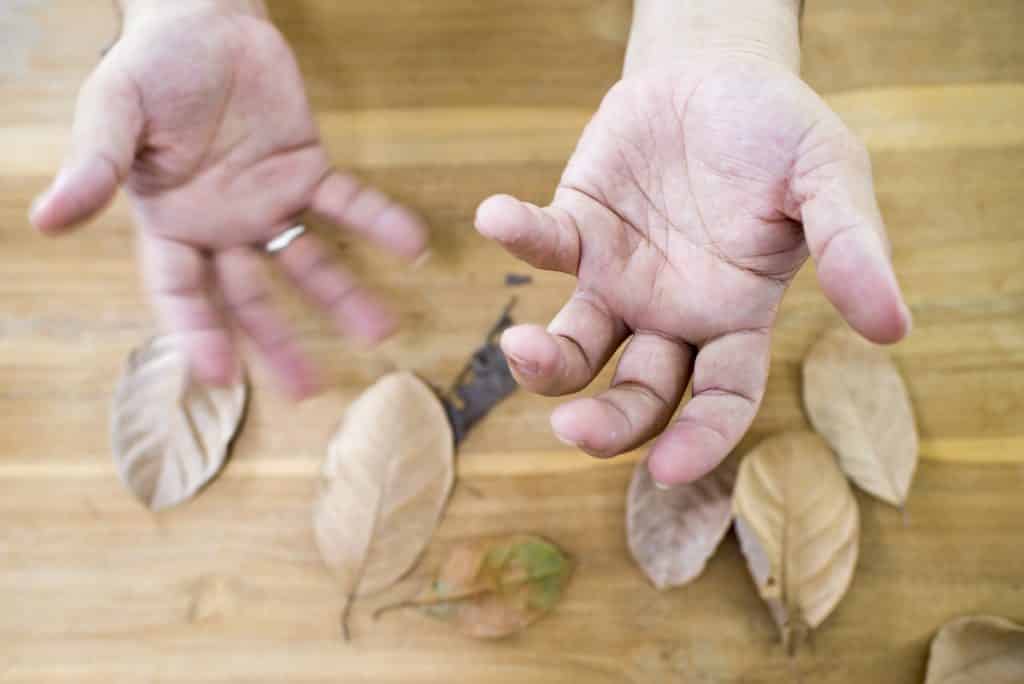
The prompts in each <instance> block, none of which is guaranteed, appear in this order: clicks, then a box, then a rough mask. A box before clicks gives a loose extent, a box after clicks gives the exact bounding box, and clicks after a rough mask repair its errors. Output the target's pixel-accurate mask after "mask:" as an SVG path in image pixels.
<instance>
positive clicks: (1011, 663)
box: [925, 616, 1024, 684]
mask: <svg viewBox="0 0 1024 684" xmlns="http://www.w3.org/2000/svg"><path fill="white" fill-rule="evenodd" d="M976 682H984V683H985V684H1022V683H1024V627H1022V626H1020V625H1017V624H1014V623H1013V622H1010V621H1009V620H1006V619H1005V618H1000V617H990V616H977V617H964V618H959V619H956V620H953V621H952V622H950V623H948V624H946V625H945V626H944V627H943V628H942V629H940V630H939V633H938V634H936V635H935V639H933V640H932V647H931V653H930V655H929V657H928V674H927V676H926V678H925V684H975V683H976Z"/></svg>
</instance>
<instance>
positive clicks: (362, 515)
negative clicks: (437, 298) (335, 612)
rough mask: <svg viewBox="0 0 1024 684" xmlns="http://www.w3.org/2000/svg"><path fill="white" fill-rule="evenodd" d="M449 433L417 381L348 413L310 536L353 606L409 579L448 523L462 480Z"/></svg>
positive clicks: (393, 379) (411, 378)
mask: <svg viewBox="0 0 1024 684" xmlns="http://www.w3.org/2000/svg"><path fill="white" fill-rule="evenodd" d="M453 457H454V444H453V440H452V430H451V426H450V425H449V424H448V418H447V417H446V415H445V411H444V408H443V407H442V405H441V402H440V400H439V399H438V398H437V396H436V395H435V394H434V392H433V390H431V389H430V387H428V386H427V385H426V383H424V382H423V381H422V380H420V379H419V378H417V377H416V376H415V375H413V374H412V373H404V372H403V373H392V374H391V375H387V376H385V377H384V378H382V379H381V380H379V381H378V382H377V383H376V384H375V385H373V387H371V388H370V389H368V390H367V391H366V392H364V393H363V394H362V395H361V396H360V397H359V398H358V399H356V401H355V402H353V403H352V405H351V406H349V408H348V410H347V411H346V412H345V418H344V421H343V423H342V425H341V428H340V429H339V430H338V432H337V434H335V436H334V438H333V439H332V440H331V443H330V445H329V446H328V450H327V458H326V460H325V462H324V465H323V478H322V482H321V486H320V493H319V496H318V497H317V500H316V503H315V504H314V508H313V528H314V532H315V535H316V541H317V545H318V546H319V548H320V554H321V556H323V559H324V562H325V563H326V564H327V565H328V566H329V567H330V568H331V569H332V570H333V571H334V573H335V575H336V576H337V578H338V581H339V583H340V584H341V589H342V591H343V592H344V594H345V597H346V604H345V612H344V613H343V618H342V627H343V630H344V631H345V632H346V636H347V629H346V628H345V622H346V620H345V616H347V611H348V609H349V606H350V604H351V599H352V597H353V596H356V595H366V594H370V593H373V592H375V591H380V590H381V589H385V588H387V587H389V586H391V585H392V584H394V583H395V582H397V581H398V580H399V579H401V577H402V576H403V575H405V573H407V572H408V571H409V570H410V569H411V568H412V567H413V565H415V563H416V560H417V559H418V558H419V556H420V554H421V553H422V552H423V549H424V548H425V547H426V546H427V543H428V542H429V541H430V537H431V535H432V534H433V532H434V528H435V527H436V526H437V523H438V521H439V520H440V518H441V513H442V511H443V510H444V505H445V502H446V501H447V500H448V495H449V494H450V493H451V489H452V484H453V482H454V477H455V467H454V462H453Z"/></svg>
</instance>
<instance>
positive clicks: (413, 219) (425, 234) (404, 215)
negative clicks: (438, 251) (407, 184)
mask: <svg viewBox="0 0 1024 684" xmlns="http://www.w3.org/2000/svg"><path fill="white" fill-rule="evenodd" d="M378 221H379V230H380V233H381V235H382V236H384V237H383V239H384V240H386V242H387V247H388V248H390V249H391V250H392V251H393V252H394V253H395V254H397V255H398V256H400V257H402V258H403V259H406V260H407V261H410V262H413V263H416V262H418V260H419V259H421V258H422V257H423V256H424V255H425V254H427V253H428V249H427V248H428V246H429V242H430V238H429V235H430V229H429V227H428V226H427V222H426V220H424V219H423V217H421V216H420V215H419V214H417V213H416V212H414V211H412V210H411V209H409V208H407V207H404V206H402V205H400V204H395V205H392V206H391V208H390V209H388V210H387V211H386V212H385V213H384V215H382V216H381V217H380V218H379V219H378Z"/></svg>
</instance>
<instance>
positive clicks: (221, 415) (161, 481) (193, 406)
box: [111, 337, 248, 511]
mask: <svg viewBox="0 0 1024 684" xmlns="http://www.w3.org/2000/svg"><path fill="white" fill-rule="evenodd" d="M247 395H248V390H247V387H246V383H245V381H244V380H240V381H239V382H238V383H237V384H235V385H234V386H233V387H223V388H222V387H207V386H204V385H201V384H200V383H198V382H196V381H195V380H193V379H192V377H191V375H190V374H189V371H188V364H187V363H186V360H185V357H184V356H183V355H182V354H181V353H180V352H179V351H178V349H177V347H176V346H175V343H174V341H173V339H172V338H171V337H157V338H154V339H152V340H150V341H148V342H147V343H146V344H144V345H143V346H142V347H140V348H139V349H136V350H135V351H133V352H132V353H131V355H130V356H129V357H128V362H127V364H126V366H125V369H124V372H123V374H122V376H121V379H120V381H119V382H118V385H117V389H116V390H115V392H114V401H113V410H112V416H111V444H112V447H113V452H114V463H115V465H116V466H117V472H118V475H119V476H120V478H121V480H122V481H123V482H124V483H125V485H127V487H128V488H129V489H130V490H131V491H132V492H133V493H134V494H135V495H136V496H137V497H138V498H139V499H140V500H141V501H142V502H143V503H145V504H146V505H147V506H148V507H149V508H151V509H153V510H155V511H156V510H162V509H165V508H170V507H171V506H175V505H177V504H180V503H182V502H183V501H186V500H188V499H190V498H192V497H193V496H195V494H196V493H197V492H198V491H199V490H200V489H202V488H203V487H204V486H205V485H206V484H207V483H208V482H210V480H212V479H213V478H214V477H215V476H216V475H217V473H219V472H220V470H221V468H222V467H223V465H224V462H225V460H226V459H227V455H228V448H229V446H230V444H231V441H232V440H233V439H234V437H235V433H236V432H237V431H238V427H239V425H240V424H241V421H242V415H243V413H244V411H245V403H246V398H247Z"/></svg>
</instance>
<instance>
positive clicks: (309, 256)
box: [33, 3, 425, 396]
mask: <svg viewBox="0 0 1024 684" xmlns="http://www.w3.org/2000/svg"><path fill="white" fill-rule="evenodd" d="M122 183H123V184H124V185H125V187H126V189H127V191H128V193H129V195H130V197H131V199H132V205H133V208H134V212H135V217H136V222H137V224H138V227H139V245H140V257H141V261H142V267H143V272H144V274H145V277H146V282H147V285H148V288H149V290H150V294H151V297H152V300H153V304H154V306H155V308H156V310H157V313H158V314H159V316H160V318H161V320H162V321H163V323H164V325H165V326H166V327H167V328H168V329H169V330H170V331H171V332H173V333H176V334H177V335H178V338H179V340H180V342H181V345H182V346H183V348H184V351H185V352H186V353H187V354H188V356H189V358H190V360H191V363H192V367H193V369H194V370H195V372H196V373H197V374H198V375H199V376H200V377H201V378H202V379H204V380H207V381H211V382H225V381H228V380H230V378H231V377H232V376H233V375H234V373H235V369H236V367H237V354H236V350H235V345H234V343H233V335H232V330H233V329H234V328H239V329H241V330H242V331H243V332H244V333H245V334H246V335H247V336H248V337H249V338H251V339H252V340H253V341H254V343H255V345H256V346H257V348H258V349H259V351H260V352H261V354H262V355H263V356H264V358H265V359H266V360H267V361H268V362H269V364H270V366H271V367H272V369H273V370H274V371H275V372H276V375H277V376H278V378H279V379H280V381H281V383H282V384H283V385H284V386H285V387H286V388H287V389H289V390H290V391H291V392H292V393H293V394H295V395H299V396H302V395H305V394H308V393H310V392H311V391H312V390H313V389H314V382H315V375H314V374H313V371H312V369H311V368H310V367H309V366H308V364H307V363H306V361H305V358H304V357H303V355H302V353H301V351H300V349H299V347H298V344H297V342H296V339H295V336H294V333H293V331H292V330H291V328H290V326H289V325H288V324H287V322H286V321H285V320H284V318H283V317H282V316H281V314H280V313H279V312H277V311H276V310H275V309H274V308H273V307H272V306H271V304H270V301H269V292H270V282H269V274H268V273H267V272H266V264H265V259H264V254H263V252H262V249H261V247H262V245H264V244H266V243H267V242H268V241H269V240H271V239H272V238H273V237H274V236H276V235H278V234H280V233H281V232H282V231H284V230H286V229H288V228H289V227H291V226H293V225H295V223H296V221H297V217H298V216H299V215H300V214H301V213H302V212H304V211H305V210H307V209H310V210H312V211H314V212H316V213H318V214H320V215H322V216H324V217H326V218H327V219H329V220H331V221H333V222H335V223H338V224H343V225H345V226H347V227H348V228H350V229H352V230H354V231H356V232H358V233H361V234H363V235H365V236H366V237H368V238H370V239H373V240H375V241H377V242H378V243H380V244H381V245H383V246H385V247H387V248H389V249H391V250H392V251H395V252H396V253H398V254H400V255H403V256H406V257H410V258H412V257H415V256H416V255H418V254H419V253H420V252H421V251H422V250H423V249H424V247H425V231H424V227H423V225H422V223H421V222H420V220H419V219H417V218H416V217H415V216H413V215H412V214H411V213H410V212H409V211H407V210H405V209H404V208H402V207H399V206H398V205H396V204H395V203H393V202H392V201H390V200H388V199H387V198H386V197H385V196H384V195H382V194H381V193H379V192H377V191H375V190H372V189H370V188H367V187H365V186H362V185H361V184H360V183H359V182H358V181H356V179H354V178H353V177H351V176H349V175H346V174H341V173H338V172H336V171H334V170H333V169H332V168H331V165H330V162H329V160H328V157H327V154H326V152H325V150H324V148H323V146H322V145H321V142H320V137H319V133H318V131H317V127H316V125H315V123H314V121H313V118H312V116H311V113H310V110H309V106H308V103H307V99H306V94H305V91H304V88H303V85H302V79H301V76H300V73H299V70H298V67H297V65H296V63H295V60H294V58H293V56H292V53H291V51H290V49H289V48H288V46H287V44H286V42H285V41H284V39H283V38H282V36H281V35H280V34H279V33H278V32H277V30H276V29H275V28H274V27H273V26H272V25H271V24H270V23H269V22H268V21H265V20H264V19H262V18H260V17H256V16H252V15H248V14H238V13H229V12H222V11H217V10H205V11H202V12H196V10H195V9H191V8H190V9H185V8H184V6H177V4H176V3H166V4H165V5H163V6H161V8H160V9H158V10H157V11H155V12H153V13H151V14H146V15H144V16H141V17H139V18H137V19H135V20H134V21H131V22H129V23H128V25H127V26H126V27H125V31H124V34H123V36H122V38H121V39H120V40H119V41H118V43H117V44H116V45H115V46H114V47H113V48H112V49H111V50H110V52H109V53H108V54H107V55H106V57H105V58H104V60H103V62H102V63H101V64H100V66H99V67H98V68H97V70H96V71H95V72H94V74H93V75H92V77H91V78H90V80H89V81H88V82H87V84H86V85H85V87H84V89H83V91H82V93H81V96H80V98H79V103H78V110H77V113H76V120H75V130H74V145H73V150H72V153H71V156H70V158H69V160H68V162H67V164H65V167H64V171H62V173H61V174H60V176H59V177H58V180H57V181H56V182H55V183H54V186H53V187H52V188H51V190H50V191H49V192H48V194H46V195H45V196H44V197H43V198H41V199H40V201H39V202H38V203H37V206H36V208H35V210H34V212H33V221H34V223H35V224H36V225H37V226H38V227H39V228H40V229H42V230H44V231H45V232H50V233H56V232H60V231H62V230H64V229H66V228H68V227H71V226H73V225H76V224H78V223H80V222H81V221H83V220H85V219H87V218H89V217H90V216H91V215H93V214H94V213H96V212H97V211H99V210H100V209H102V208H103V207H104V206H105V205H106V204H107V202H109V200H110V199H111V198H112V196H113V195H114V193H115V191H116V190H117V188H118V187H119V186H120V185H121V184H122ZM328 254H329V250H328V249H327V248H326V247H325V245H324V244H322V243H321V241H319V240H318V239H317V238H315V237H314V236H312V235H309V234H307V235H305V236H303V237H302V238H300V239H299V240H297V241H296V242H295V243H294V244H292V245H291V246H289V247H288V248H287V249H286V250H284V251H283V252H282V253H281V254H280V256H279V257H278V264H279V265H280V267H281V268H282V269H283V271H284V272H285V273H286V274H287V275H288V276H289V277H290V278H291V279H292V280H293V281H294V282H295V284H296V285H297V286H298V287H299V288H300V289H301V290H302V291H303V292H304V293H306V294H307V295H308V296H309V297H310V299H311V300H313V301H314V302H315V303H317V304H318V305H320V306H321V307H323V308H324V310H325V311H326V312H327V313H328V314H329V315H330V317H331V319H332V320H333V321H334V322H335V323H336V325H337V327H339V328H340V329H342V330H344V331H346V332H348V333H350V334H353V335H355V336H357V337H360V338H364V339H367V340H371V341H375V340H377V339H379V338H381V337H383V336H385V335H386V334H388V333H389V332H390V331H391V329H392V327H393V323H394V322H393V320H392V318H391V316H390V314H389V313H388V312H387V311H386V310H385V309H384V308H383V307H382V306H381V305H380V304H378V303H377V302H376V301H375V300H374V299H373V298H372V297H371V295H370V294H369V293H367V292H366V291H364V290H362V289H361V288H360V287H358V286H357V284H356V283H355V281H354V279H353V278H352V276H351V275H350V274H349V273H347V272H346V271H345V270H343V269H341V268H340V267H339V266H337V265H335V264H333V263H332V262H331V261H330V259H329V258H328Z"/></svg>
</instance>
